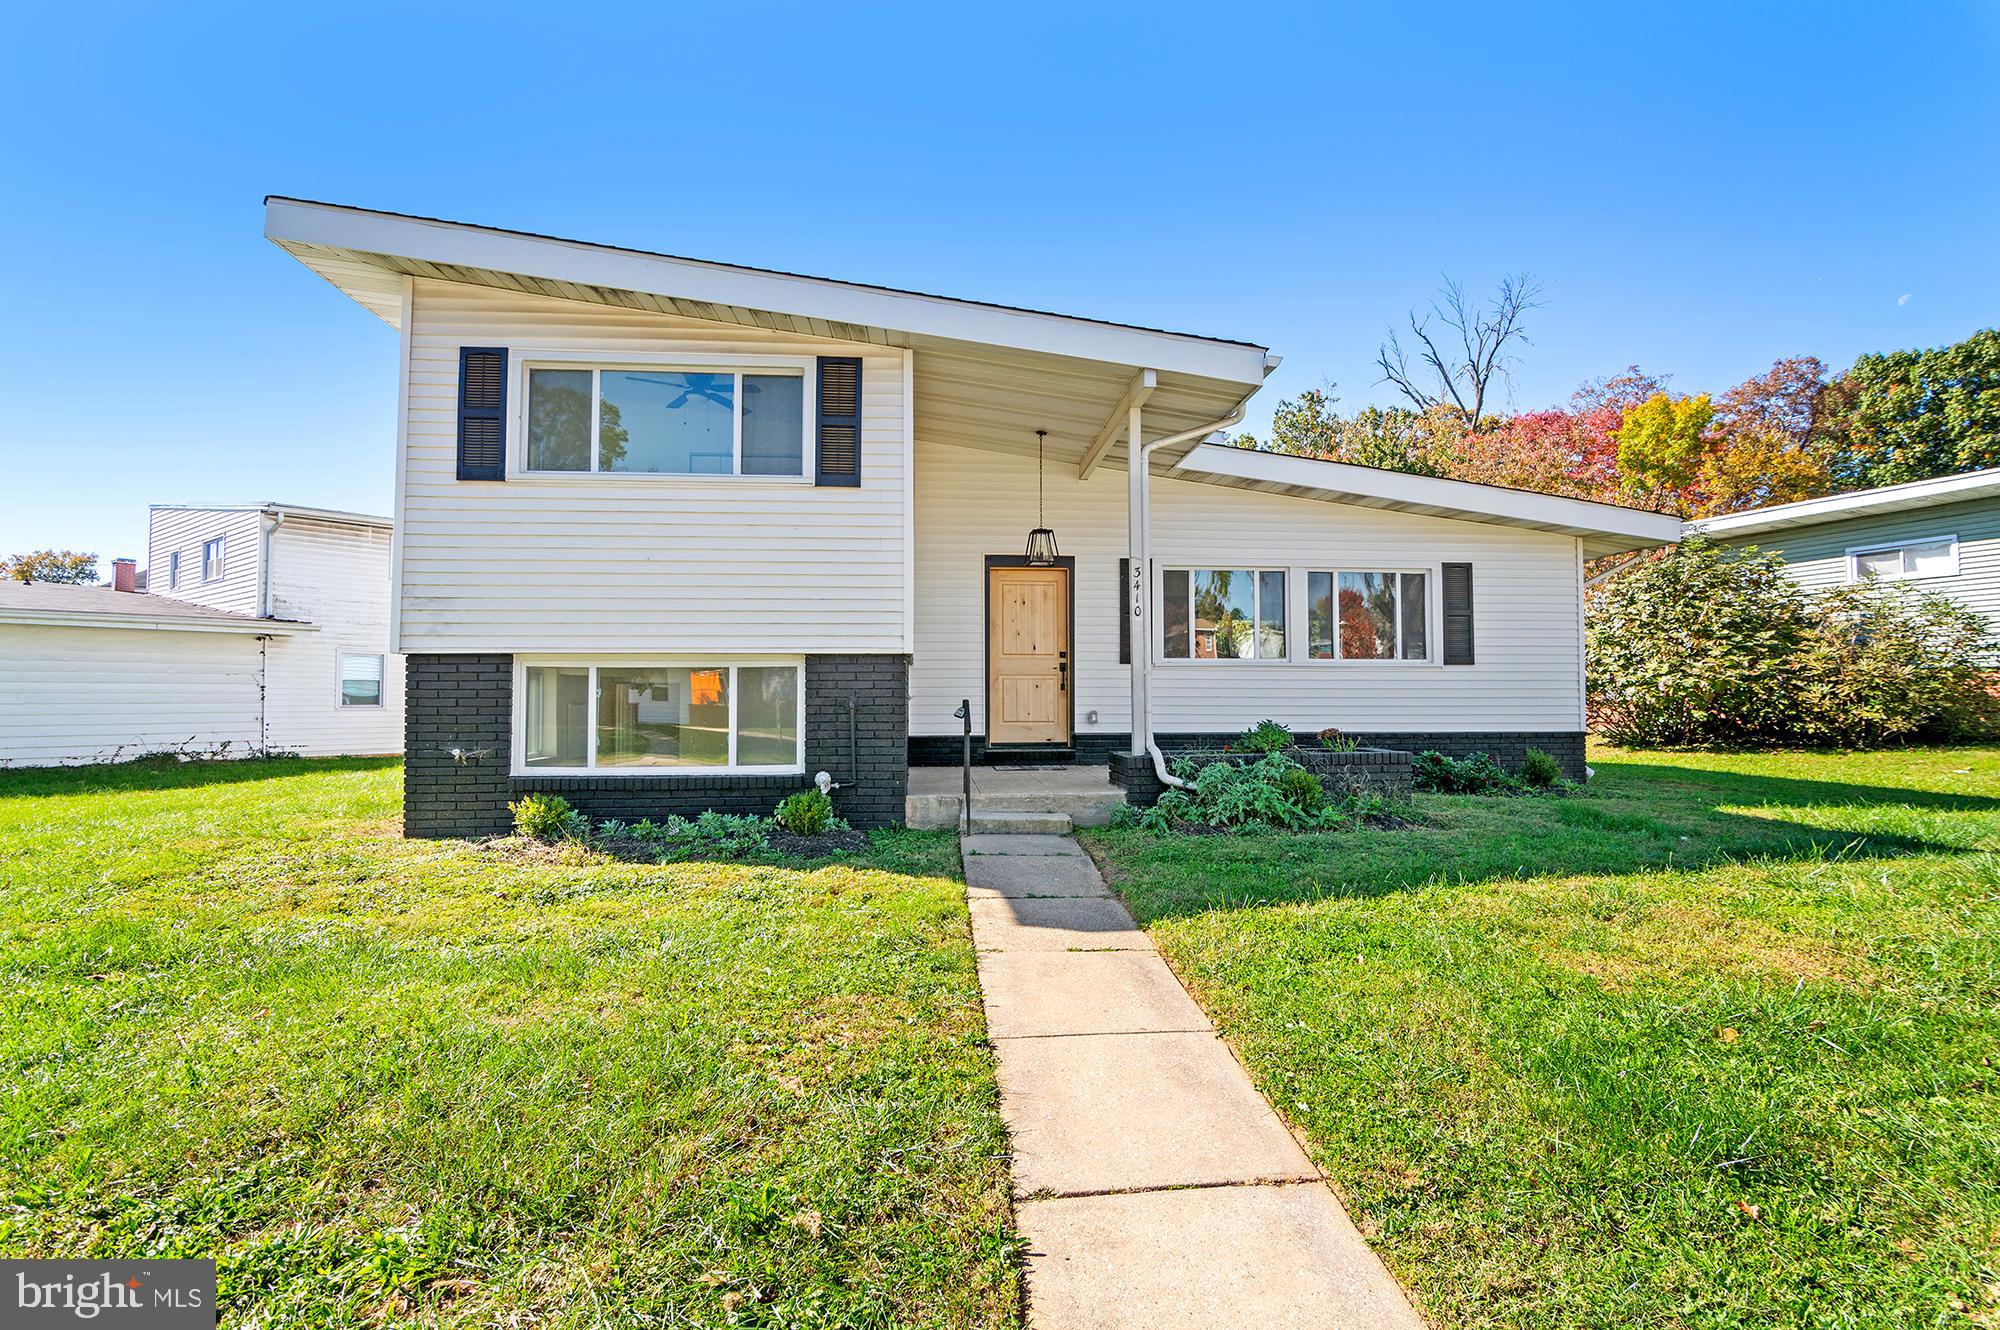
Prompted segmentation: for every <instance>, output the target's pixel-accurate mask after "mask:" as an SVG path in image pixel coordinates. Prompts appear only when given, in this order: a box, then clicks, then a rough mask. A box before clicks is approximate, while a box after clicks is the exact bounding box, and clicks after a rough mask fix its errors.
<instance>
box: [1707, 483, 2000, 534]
mask: <svg viewBox="0 0 2000 1330" xmlns="http://www.w3.org/2000/svg"><path fill="white" fill-rule="evenodd" d="M1988 494H2000V470H1990V469H1989V470H1985V471H1968V472H1966V473H1964V474H1962V475H1956V476H1932V477H1930V478H1929V479H1927V480H1912V481H1909V482H1907V483H1905V484H1902V485H1884V486H1881V487H1879V488H1877V489H1872V490H1854V491H1852V492H1851V493H1847V494H1829V495H1827V496H1826V497H1825V498H1820V499H1801V500H1799V501H1798V502H1797V503H1780V504H1774V505H1772V506H1771V507H1769V508H1752V509H1751V510H1750V511H1748V512H1742V513H1725V514H1723V515H1722V516H1720V517H1704V518H1702V519H1700V520H1699V521H1695V522H1690V523H1688V525H1689V526H1690V527H1692V528H1693V529H1695V530H1698V531H1700V532H1702V533H1703V534H1704V535H1707V534H1716V535H1737V534H1746V533H1749V532H1754V531H1777V530H1782V529H1784V528H1786V527H1794V526H1809V525H1812V524H1815V523H1818V522H1831V521H1838V520H1840V519H1842V518H1848V517H1866V516H1868V515H1869V514H1871V513H1893V512H1902V511H1905V510H1908V509H1912V508H1931V507H1935V506H1937V505H1939V504H1944V503H1963V502H1965V501H1967V500H1970V499H1978V498H1984V497H1986V496H1987V495H1988Z"/></svg>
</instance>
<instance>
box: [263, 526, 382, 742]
mask: <svg viewBox="0 0 2000 1330" xmlns="http://www.w3.org/2000/svg"><path fill="white" fill-rule="evenodd" d="M389 594H390V588H389V530H388V528H387V527H377V526H358V525H353V524H349V523H345V522H326V521H314V520H312V519H309V518H305V517H300V516H297V515H290V516H287V517H286V518H285V520H284V521H283V522H282V523H280V524H279V526H278V528H277V530H275V531H273V532H272V533H271V613H272V614H273V615H274V616H276V617H277V618H281V619H298V620H303V621H304V622H307V623H310V624H313V625H314V626H316V627H317V628H318V629H319V631H318V632H316V633H300V634H298V635H297V636H294V637H274V638H272V639H271V646H270V672H271V693H270V701H269V704H268V707H269V715H270V743H271V747H272V748H274V749H278V750H280V751H282V752H289V753H303V754H305V755H306V756H308V757H330V756H334V755H337V754H344V753H396V752H401V751H402V748H403V658H402V657H401V656H393V655H389V654H388V653H389ZM343 655H360V656H380V657H382V658H383V671H382V705H380V706H374V707H368V706H363V707H353V706H342V705H341V704H340V658H341V657H342V656H343Z"/></svg>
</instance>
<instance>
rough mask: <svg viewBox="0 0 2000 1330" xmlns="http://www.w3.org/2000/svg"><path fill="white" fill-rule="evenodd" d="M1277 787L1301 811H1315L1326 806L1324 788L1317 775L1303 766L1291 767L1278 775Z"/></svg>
mask: <svg viewBox="0 0 2000 1330" xmlns="http://www.w3.org/2000/svg"><path fill="white" fill-rule="evenodd" d="M1278 788H1279V789H1281V790H1283V791H1284V792H1285V797H1286V798H1287V799H1290V800H1291V801H1292V802H1293V803H1294V804H1297V805H1298V809H1299V811H1300V812H1301V813H1317V812H1318V811H1319V810H1320V809H1322V808H1324V807H1326V790H1325V788H1324V787H1323V786H1321V785H1320V783H1319V777H1318V776H1315V775H1313V774H1312V772H1310V771H1307V770H1306V769H1305V768H1304V767H1293V768H1292V769H1290V770H1289V771H1287V772H1285V773H1284V774H1283V775H1281V776H1279V777H1278Z"/></svg>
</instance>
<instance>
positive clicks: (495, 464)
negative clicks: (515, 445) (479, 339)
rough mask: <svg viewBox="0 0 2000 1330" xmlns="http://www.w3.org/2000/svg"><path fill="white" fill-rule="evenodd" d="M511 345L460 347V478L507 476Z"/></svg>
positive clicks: (480, 478)
mask: <svg viewBox="0 0 2000 1330" xmlns="http://www.w3.org/2000/svg"><path fill="white" fill-rule="evenodd" d="M506 443H507V348H506V347H504V346H461V347H460V348H458V478H459V479H460V480H505V479H506V478H507V447H506Z"/></svg>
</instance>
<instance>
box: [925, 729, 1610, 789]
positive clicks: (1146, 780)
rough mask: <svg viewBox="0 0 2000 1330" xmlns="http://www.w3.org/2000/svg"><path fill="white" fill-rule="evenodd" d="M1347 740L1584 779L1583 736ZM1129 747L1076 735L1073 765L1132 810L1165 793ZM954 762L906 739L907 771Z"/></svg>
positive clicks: (1361, 734)
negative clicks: (1535, 759)
mask: <svg viewBox="0 0 2000 1330" xmlns="http://www.w3.org/2000/svg"><path fill="white" fill-rule="evenodd" d="M1240 733H1242V731H1240V730H1230V731H1227V732H1224V733H1194V732H1186V731H1182V732H1175V733H1169V734H1156V735H1155V736H1154V740H1155V742H1157V743H1158V744H1159V745H1160V751H1161V752H1163V753H1166V754H1168V755H1169V756H1170V757H1171V755H1172V754H1174V753H1176V752H1182V751H1187V750H1190V749H1203V748H1219V747H1220V746H1221V745H1223V744H1225V743H1227V742H1229V741H1230V740H1231V739H1234V738H1235V737H1236V736H1237V735H1238V734H1240ZM1347 734H1348V737H1349V738H1351V739H1353V740H1354V741H1355V742H1356V743H1358V744H1360V745H1361V746H1362V747H1364V748H1389V749H1394V750H1397V751H1399V752H1405V753H1421V752H1424V751H1426V750H1435V751H1437V752H1440V753H1443V754H1444V755H1445V756H1447V757H1465V756H1467V755H1469V754H1472V753H1489V754H1491V755H1492V756H1493V757H1494V758H1495V759H1497V760H1498V761H1499V763H1500V765H1501V766H1504V767H1506V768H1507V769H1509V770H1510V771H1518V770H1520V768H1521V763H1522V761H1523V760H1525V758H1526V756H1527V752H1528V750H1529V749H1530V748H1539V749H1541V750H1542V751H1543V752H1545V753H1547V754H1548V755H1549V756H1550V757H1553V758H1554V759H1555V760H1556V761H1557V762H1560V763H1561V764H1562V769H1563V775H1565V776H1567V777H1569V778H1570V779H1571V780H1582V779H1583V768H1584V763H1583V740H1584V735H1583V731H1581V730H1543V731H1519V730H1481V731H1472V732H1465V733H1425V732H1412V731H1408V730H1397V731H1387V730H1384V731H1348V732H1347ZM1131 746H1132V740H1131V737H1130V736H1129V735H1124V734H1079V735H1077V736H1076V760H1077V761H1078V762H1080V763H1084V764H1086V765H1097V764H1101V763H1109V764H1110V767H1111V783H1112V784H1114V785H1120V786H1123V787H1124V788H1125V793H1126V797H1127V798H1129V799H1130V800H1131V801H1132V802H1133V803H1135V804H1144V803H1151V802H1152V801H1153V800H1154V799H1157V798H1158V797H1159V796H1160V794H1161V792H1162V791H1164V790H1165V788H1166V787H1165V786H1164V785H1162V784H1161V783H1160V781H1159V778H1158V777H1156V776H1155V775H1154V774H1153V764H1152V762H1151V760H1150V759H1145V758H1133V757H1131V756H1129V754H1128V753H1127V750H1128V749H1130V748H1131ZM984 754H985V741H984V740H983V739H982V737H981V736H979V735H976V734H975V735H973V736H972V755H973V760H974V761H975V762H977V761H981V760H982V759H983V757H984ZM958 760H959V736H957V735H951V736H948V737H944V736H935V735H912V736H910V765H911V766H913V767H948V766H956V765H958Z"/></svg>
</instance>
